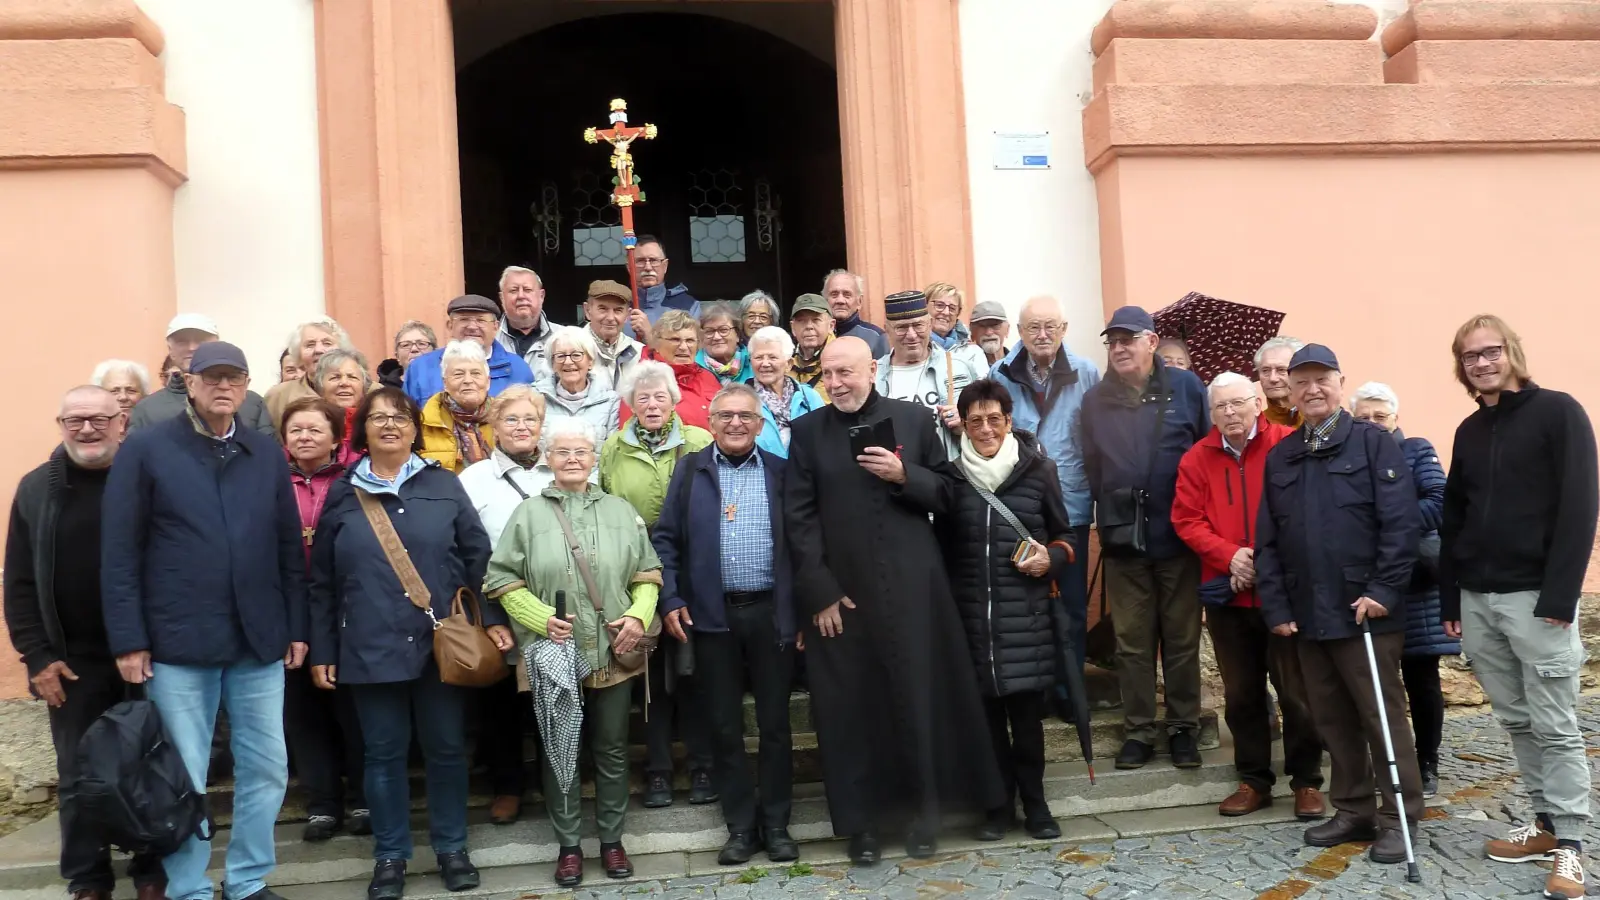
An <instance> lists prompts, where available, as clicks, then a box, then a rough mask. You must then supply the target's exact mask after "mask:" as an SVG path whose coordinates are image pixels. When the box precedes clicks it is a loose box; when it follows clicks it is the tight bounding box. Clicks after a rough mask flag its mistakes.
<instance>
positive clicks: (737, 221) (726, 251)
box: [689, 215, 745, 263]
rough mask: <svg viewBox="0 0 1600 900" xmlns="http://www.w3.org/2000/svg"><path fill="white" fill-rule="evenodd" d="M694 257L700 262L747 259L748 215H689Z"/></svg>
mask: <svg viewBox="0 0 1600 900" xmlns="http://www.w3.org/2000/svg"><path fill="white" fill-rule="evenodd" d="M689 236H690V245H689V250H690V259H691V260H692V261H694V262H697V263H736V262H744V261H745V242H744V217H743V216H736V215H721V216H695V217H693V218H691V219H689Z"/></svg>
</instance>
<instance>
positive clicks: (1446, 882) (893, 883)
mask: <svg viewBox="0 0 1600 900" xmlns="http://www.w3.org/2000/svg"><path fill="white" fill-rule="evenodd" d="M1581 718H1582V724H1583V727H1584V731H1585V733H1586V734H1587V735H1588V736H1589V755H1590V758H1591V759H1592V760H1593V759H1600V696H1597V695H1589V696H1586V697H1584V698H1583V700H1582V716H1581ZM1440 755H1441V757H1442V759H1441V765H1440V772H1439V775H1440V780H1441V785H1440V799H1441V800H1445V801H1448V802H1445V803H1443V804H1442V805H1438V806H1435V807H1433V808H1431V809H1430V810H1429V814H1428V818H1427V820H1426V821H1425V823H1424V826H1423V835H1422V840H1421V844H1420V847H1419V850H1420V852H1419V860H1420V862H1421V865H1422V873H1423V883H1422V884H1420V885H1412V884H1407V883H1406V881H1405V867H1404V866H1403V865H1401V866H1384V865H1375V864H1373V863H1371V862H1370V861H1368V859H1367V857H1366V853H1365V845H1350V846H1346V847H1339V848H1334V849H1332V850H1319V849H1316V848H1313V847H1307V846H1305V844H1304V842H1303V841H1302V840H1301V832H1302V831H1303V830H1304V826H1301V825H1297V824H1283V825H1254V826H1252V825H1243V826H1240V827H1235V828H1228V829H1222V830H1209V831H1195V832H1190V833H1187V834H1172V835H1165V836H1160V837H1154V838H1133V839H1124V840H1118V841H1115V842H1113V843H1095V844H1067V843H1057V844H1053V845H1050V846H1048V847H1046V846H1042V845H1041V846H1039V847H1037V848H1034V849H1006V850H999V851H993V852H971V853H961V854H952V855H947V856H941V857H937V858H935V859H932V860H927V861H923V862H918V861H914V860H901V861H898V862H886V863H882V864H880V865H878V866H876V867H873V868H846V867H842V866H821V865H819V866H817V867H815V868H814V869H813V868H812V867H810V866H803V865H802V866H796V867H792V868H786V867H781V866H776V867H768V868H752V869H747V870H745V871H744V872H742V873H736V874H728V875H722V876H716V877H707V878H690V879H674V880H672V881H658V882H644V883H639V884H628V885H620V886H617V887H616V888H606V887H603V886H596V888H595V889H593V890H579V891H577V892H576V893H573V894H567V893H565V892H562V893H559V894H545V895H543V896H544V898H546V900H556V898H565V897H571V898H572V900H623V898H638V897H647V896H649V897H662V898H670V900H695V898H711V900H736V898H737V900H768V898H771V900H776V898H784V897H808V898H818V900H820V898H825V897H851V896H853V897H874V898H878V897H882V898H887V900H922V898H934V897H946V896H950V897H960V898H963V900H980V898H981V900H988V898H1010V900H1055V898H1062V897H1069V898H1075V897H1092V898H1094V900H1128V898H1135V897H1137V898H1165V897H1180V898H1181V897H1213V898H1221V900H1292V898H1308V900H1311V898H1330V900H1331V898H1346V897H1385V898H1395V900H1403V898H1411V897H1448V898H1450V900H1479V898H1490V897H1539V896H1540V892H1541V891H1542V889H1543V886H1544V879H1545V876H1546V874H1547V872H1548V869H1547V868H1546V867H1545V866H1543V865H1504V864H1499V863H1491V862H1488V861H1487V860H1485V859H1484V858H1483V853H1482V843H1483V841H1484V839H1485V838H1487V837H1490V836H1495V835H1499V834H1500V833H1502V832H1503V831H1504V830H1505V828H1506V826H1507V823H1511V822H1516V823H1521V822H1522V821H1523V819H1524V818H1525V817H1529V816H1531V813H1530V812H1529V811H1528V801H1527V795H1526V793H1525V792H1523V791H1522V789H1521V787H1520V785H1519V784H1518V780H1517V777H1516V763H1515V760H1514V759H1513V757H1512V752H1511V743H1510V741H1509V740H1508V739H1507V738H1506V736H1505V733H1504V732H1502V731H1501V730H1500V729H1499V727H1498V726H1497V725H1496V724H1495V722H1494V719H1493V718H1492V716H1490V715H1489V713H1488V710H1487V707H1485V708H1484V711H1483V712H1481V713H1479V714H1476V715H1467V716H1453V717H1452V718H1450V719H1448V720H1446V723H1445V740H1444V747H1442V748H1441V752H1440ZM1593 768H1594V766H1593V764H1591V769H1593ZM1596 799H1597V801H1600V797H1597V798H1596ZM1434 802H1436V803H1437V802H1438V801H1434ZM1596 848H1600V828H1596V827H1594V826H1591V827H1590V829H1589V832H1588V833H1587V835H1586V836H1585V850H1586V852H1587V854H1588V868H1589V872H1590V875H1589V877H1590V881H1591V885H1592V884H1593V882H1594V880H1595V878H1596V869H1597V866H1596V865H1595V862H1596V859H1597V858H1600V857H1597V855H1596V853H1595V849H1596ZM1590 890H1591V893H1592V894H1595V895H1597V896H1600V889H1596V888H1594V887H1593V886H1591V888H1590Z"/></svg>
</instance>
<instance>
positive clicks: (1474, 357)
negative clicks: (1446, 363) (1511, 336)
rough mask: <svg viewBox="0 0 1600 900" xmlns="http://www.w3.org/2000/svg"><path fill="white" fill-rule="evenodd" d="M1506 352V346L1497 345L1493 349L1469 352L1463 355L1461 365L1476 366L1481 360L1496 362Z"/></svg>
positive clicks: (1486, 348)
mask: <svg viewBox="0 0 1600 900" xmlns="http://www.w3.org/2000/svg"><path fill="white" fill-rule="evenodd" d="M1505 352H1506V347H1505V345H1504V344H1496V345H1494V346H1493V347H1485V348H1483V349H1482V350H1468V351H1467V352H1465V353H1463V354H1461V364H1462V365H1463V366H1475V365H1477V364H1478V361H1479V360H1483V361H1484V362H1496V361H1498V360H1499V359H1500V357H1501V356H1503V355H1504V354H1505Z"/></svg>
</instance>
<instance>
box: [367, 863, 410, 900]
mask: <svg viewBox="0 0 1600 900" xmlns="http://www.w3.org/2000/svg"><path fill="white" fill-rule="evenodd" d="M405 892H406V861H405V860H403V859H380V860H378V864H377V865H375V866H373V867H372V882H371V883H370V884H368V885H367V900H400V898H401V896H402V895H404V894H405Z"/></svg>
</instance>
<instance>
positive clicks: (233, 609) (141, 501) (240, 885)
mask: <svg viewBox="0 0 1600 900" xmlns="http://www.w3.org/2000/svg"><path fill="white" fill-rule="evenodd" d="M187 379H188V392H189V396H190V397H191V398H193V400H192V404H191V405H190V407H189V409H188V412H187V413H186V414H185V415H184V416H182V417H180V418H175V419H169V420H168V421H166V422H163V423H162V424H160V425H156V426H152V427H150V428H147V429H145V430H143V431H140V432H138V433H136V434H134V435H132V436H130V437H129V438H128V441H127V443H125V444H124V445H123V447H122V450H121V451H120V452H119V453H118V454H117V464H116V466H114V467H113V468H112V470H111V477H110V479H109V480H108V481H107V483H106V493H105V502H104V504H103V506H102V509H103V521H104V525H103V530H102V532H101V544H102V551H101V558H102V563H103V568H102V572H101V600H102V606H103V608H104V613H105V623H106V634H107V639H108V644H109V646H110V649H111V652H112V653H113V654H114V655H115V656H116V659H117V668H118V670H120V672H121V673H122V678H123V680H125V681H128V682H130V683H133V684H143V683H146V682H148V688H147V691H148V695H149V697H150V699H151V700H153V701H155V704H156V707H157V708H158V709H160V710H161V718H162V721H163V722H164V723H165V725H166V727H167V731H168V733H169V734H170V736H171V738H172V742H173V745H174V746H175V747H177V749H178V752H179V753H180V754H181V755H182V756H183V761H184V765H185V766H186V767H187V768H188V769H189V775H190V777H191V778H193V779H194V782H195V783H196V784H204V783H205V777H206V762H207V759H208V753H207V751H208V750H209V749H210V746H211V737H212V725H213V723H214V721H215V719H216V716H217V710H218V708H219V706H220V707H221V708H222V709H225V710H226V711H227V714H228V720H229V723H230V725H231V727H232V731H233V749H234V759H235V760H236V762H235V767H234V785H235V786H234V802H233V829H232V836H231V837H230V839H229V842H228V854H227V864H226V872H225V874H224V876H223V895H224V896H225V897H227V898H229V900H234V898H237V900H246V898H255V900H275V898H276V895H274V894H273V893H272V891H270V890H269V889H268V888H267V885H266V880H265V879H266V877H267V876H268V875H269V874H271V872H272V868H273V865H274V862H275V859H276V851H275V844H274V839H273V825H274V823H275V822H276V821H277V816H278V809H279V807H281V806H282V805H283V793H284V788H285V787H286V786H287V784H288V778H289V771H288V766H289V760H288V753H287V751H286V750H285V748H284V742H283V679H284V674H283V673H284V668H285V667H288V668H291V669H294V668H299V666H300V665H301V663H302V662H303V661H304V660H305V655H306V644H305V641H306V633H307V627H308V626H307V621H306V596H305V587H304V582H305V555H304V549H303V547H302V545H301V537H300V534H301V533H300V512H299V509H298V508H297V506H296V503H295V498H294V492H293V488H292V487H291V486H290V484H289V468H288V465H287V463H286V462H285V461H284V457H283V451H282V449H280V448H279V447H278V445H277V443H276V442H274V441H273V440H272V439H271V438H269V437H267V436H266V435H263V434H260V433H259V432H256V431H252V430H250V429H249V428H242V427H239V423H238V421H237V412H238V409H239V407H240V404H241V402H242V400H243V398H244V393H245V391H244V386H245V384H246V383H248V382H249V380H250V372H249V366H248V365H247V364H246V363H245V358H244V353H243V352H241V351H240V350H239V348H238V347H235V346H233V345H232V344H226V343H222V342H220V341H216V342H212V343H208V344H204V345H202V346H201V347H200V348H199V349H198V350H196V351H195V352H194V357H193V359H191V360H190V362H189V374H188V376H187ZM210 860H211V842H210V841H209V840H200V839H199V838H198V837H195V838H190V839H189V840H188V842H186V843H185V844H184V845H183V847H182V848H181V849H180V850H178V852H177V853H174V854H173V855H171V856H169V857H167V860H166V871H167V882H168V883H167V896H169V897H171V898H173V900H207V898H210V897H211V894H212V886H211V880H210V879H209V878H208V877H206V867H207V865H208V863H209V862H210Z"/></svg>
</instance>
